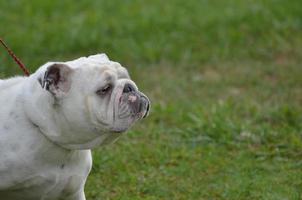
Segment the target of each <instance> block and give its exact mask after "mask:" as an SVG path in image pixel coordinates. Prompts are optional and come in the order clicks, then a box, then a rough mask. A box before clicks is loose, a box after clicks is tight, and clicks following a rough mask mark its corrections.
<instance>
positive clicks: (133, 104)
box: [122, 83, 150, 118]
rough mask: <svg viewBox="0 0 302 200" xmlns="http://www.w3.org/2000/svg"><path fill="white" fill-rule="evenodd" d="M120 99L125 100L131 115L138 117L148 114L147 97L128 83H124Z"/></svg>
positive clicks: (148, 104)
mask: <svg viewBox="0 0 302 200" xmlns="http://www.w3.org/2000/svg"><path fill="white" fill-rule="evenodd" d="M122 101H124V102H125V101H126V102H127V104H128V105H129V107H130V110H131V114H132V115H133V116H138V117H139V118H145V117H147V116H148V114H149V110H150V101H149V99H148V97H147V96H146V95H145V94H143V93H141V92H139V91H137V90H136V89H135V88H134V87H133V86H132V85H131V84H130V83H126V84H125V86H124V89H123V98H122Z"/></svg>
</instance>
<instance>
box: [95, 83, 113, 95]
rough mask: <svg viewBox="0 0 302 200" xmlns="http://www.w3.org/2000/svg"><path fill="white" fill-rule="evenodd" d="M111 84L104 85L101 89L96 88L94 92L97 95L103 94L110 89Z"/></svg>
mask: <svg viewBox="0 0 302 200" xmlns="http://www.w3.org/2000/svg"><path fill="white" fill-rule="evenodd" d="M111 88H112V86H111V85H110V84H108V85H106V86H105V87H102V88H101V89H99V90H97V91H96V93H97V94H98V95H105V94H107V93H108V92H109V91H110V90H111Z"/></svg>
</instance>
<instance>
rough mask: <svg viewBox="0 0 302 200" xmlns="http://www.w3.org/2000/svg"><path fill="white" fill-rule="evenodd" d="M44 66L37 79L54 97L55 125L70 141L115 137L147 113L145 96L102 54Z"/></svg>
mask: <svg viewBox="0 0 302 200" xmlns="http://www.w3.org/2000/svg"><path fill="white" fill-rule="evenodd" d="M43 70H44V71H43ZM43 70H42V71H43V73H42V74H41V75H40V76H39V77H38V81H39V83H40V85H41V87H42V88H43V90H45V91H46V92H48V93H49V96H51V98H53V109H54V111H53V112H54V118H55V120H57V126H59V127H60V128H61V130H62V131H63V133H64V134H65V133H67V134H68V135H69V137H73V140H72V141H74V142H70V143H76V142H78V143H79V142H83V143H89V142H90V141H89V140H91V139H95V138H96V137H98V136H100V138H101V136H103V135H107V136H109V138H115V137H111V136H112V135H117V134H119V133H121V132H124V131H126V130H127V129H128V128H129V127H131V126H132V125H133V124H134V123H135V122H136V121H138V120H140V119H142V118H144V117H146V116H147V115H148V113H149V108H150V101H149V99H148V97H147V96H146V95H145V94H143V93H142V92H140V91H139V90H138V88H137V86H136V84H135V83H134V82H133V81H132V80H131V79H130V77H129V75H128V72H127V70H126V69H125V68H124V67H122V66H121V65H120V64H119V63H117V62H113V61H110V60H109V59H108V58H107V56H106V55H105V54H98V55H94V56H90V57H84V58H80V59H77V60H74V61H69V62H54V63H48V64H47V65H46V66H44V69H43ZM70 133H71V134H70ZM110 135H111V136H110ZM86 140H87V141H86ZM100 140H101V139H100ZM104 140H106V138H103V139H102V141H103V142H104ZM99 142H100V143H102V142H101V141H99ZM109 142H110V141H109ZM106 143H108V141H107V142H106Z"/></svg>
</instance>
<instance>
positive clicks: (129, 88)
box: [123, 83, 135, 93]
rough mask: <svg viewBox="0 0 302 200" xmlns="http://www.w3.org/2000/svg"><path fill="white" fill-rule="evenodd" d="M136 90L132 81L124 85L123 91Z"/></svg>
mask: <svg viewBox="0 0 302 200" xmlns="http://www.w3.org/2000/svg"><path fill="white" fill-rule="evenodd" d="M132 91H135V89H134V87H133V86H132V85H131V84H130V83H126V84H125V86H124V90H123V93H129V92H132Z"/></svg>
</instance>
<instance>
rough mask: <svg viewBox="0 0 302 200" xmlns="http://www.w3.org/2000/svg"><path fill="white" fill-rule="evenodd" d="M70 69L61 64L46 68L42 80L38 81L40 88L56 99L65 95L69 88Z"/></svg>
mask: <svg viewBox="0 0 302 200" xmlns="http://www.w3.org/2000/svg"><path fill="white" fill-rule="evenodd" d="M72 71H73V70H72V69H71V68H70V67H69V66H68V65H66V64H62V63H55V64H52V65H50V66H48V67H47V69H46V72H45V73H44V77H43V79H42V80H41V79H39V80H38V81H39V82H40V84H41V86H42V88H44V89H45V90H47V91H49V92H50V93H51V94H53V95H54V96H56V97H59V96H62V95H64V94H65V93H67V92H68V91H69V89H70V86H71V79H70V74H71V73H72Z"/></svg>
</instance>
